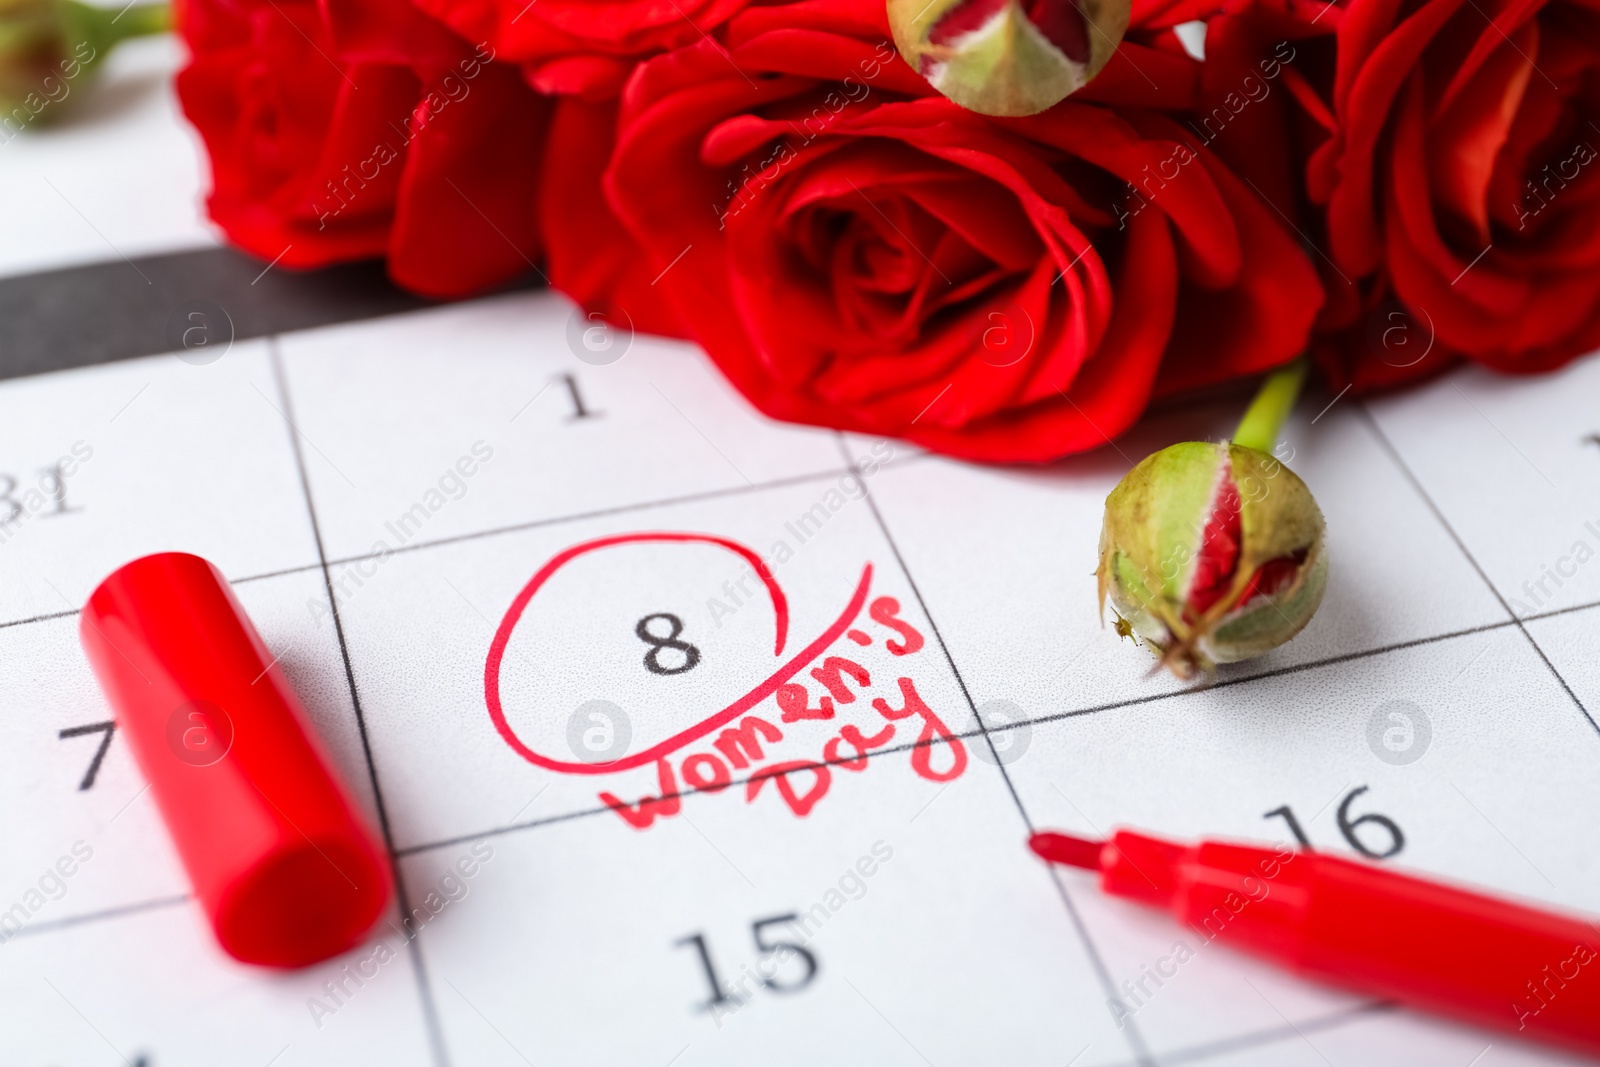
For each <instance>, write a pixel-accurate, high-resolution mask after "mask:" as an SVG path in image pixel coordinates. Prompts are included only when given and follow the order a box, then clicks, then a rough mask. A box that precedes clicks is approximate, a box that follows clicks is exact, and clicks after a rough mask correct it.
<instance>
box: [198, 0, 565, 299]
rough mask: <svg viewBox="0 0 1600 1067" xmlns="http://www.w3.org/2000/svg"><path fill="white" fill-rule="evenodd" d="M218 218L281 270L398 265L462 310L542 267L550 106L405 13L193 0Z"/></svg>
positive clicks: (274, 0) (401, 274) (409, 282)
mask: <svg viewBox="0 0 1600 1067" xmlns="http://www.w3.org/2000/svg"><path fill="white" fill-rule="evenodd" d="M179 25H180V27H181V28H182V31H183V34H184V37H185V39H186V40H187V42H188V45H189V49H190V53H191V55H192V57H193V58H192V59H191V61H190V63H189V65H188V67H187V68H185V69H184V70H183V71H181V72H180V73H179V75H178V95H179V99H180V100H181V102H182V104H183V108H184V113H185V114H186V115H187V116H188V118H189V121H190V122H192V123H194V125H195V127H196V128H197V129H198V130H199V131H200V135H201V137H202V138H203V139H204V140H205V143H206V148H207V151H208V152H209V154H210V156H211V168H212V191H211V195H210V197H209V199H208V201H207V207H208V209H209V211H210V214H211V218H212V220H213V221H215V222H216V223H217V225H218V226H220V227H221V228H222V230H223V232H225V233H226V234H227V235H228V238H229V240H231V241H232V242H233V243H234V244H236V245H238V246H240V247H241V248H243V249H245V250H246V251H248V252H251V253H253V254H254V255H257V256H259V257H261V258H263V259H265V260H269V261H276V262H277V263H278V264H279V265H280V266H284V267H291V268H294V267H317V266H323V265H325V264H328V263H333V262H338V261H341V260H352V259H362V258H368V257H373V256H383V255H386V256H387V257H388V261H389V273H390V275H391V277H393V278H394V280H395V281H396V282H397V283H398V284H400V285H403V286H405V287H406V288H408V289H412V290H414V291H416V292H419V293H422V294H424V295H427V296H437V297H448V296H459V295H463V294H466V293H470V292H473V291H475V290H479V289H482V288H484V287H486V286H489V285H493V284H495V283H497V282H500V281H504V280H506V279H507V278H510V277H512V276H514V275H517V274H520V273H521V272H523V271H525V270H528V269H529V267H530V265H531V264H532V262H533V261H534V258H535V257H536V256H537V254H538V252H539V242H538V236H537V235H538V231H537V227H536V224H535V211H534V205H535V199H536V195H537V180H538V174H539V156H540V144H541V134H542V127H543V125H544V117H545V112H546V109H547V108H546V105H545V104H544V103H543V102H542V101H541V100H540V98H539V97H538V96H537V95H536V94H535V93H533V92H532V91H530V90H529V89H528V88H527V87H526V86H525V85H524V84H523V83H522V81H521V78H520V77H519V76H518V71H517V69H516V68H515V67H512V66H508V65H506V64H497V63H493V62H488V61H487V59H488V57H489V55H490V53H488V52H486V51H485V52H477V51H475V50H474V49H472V48H471V47H469V46H468V45H467V44H466V43H465V42H463V41H461V40H460V39H458V38H456V37H455V36H454V35H452V34H451V33H450V32H449V31H448V30H446V29H445V28H444V27H442V26H440V25H438V24H437V23H434V22H432V21H430V20H428V19H426V18H425V17H424V16H422V15H420V14H418V13H416V12H415V11H413V10H412V9H411V7H410V6H409V5H408V4H406V3H404V2H403V0H329V2H328V3H326V4H325V5H323V7H319V6H318V5H316V4H314V3H309V2H305V0H186V2H184V3H183V4H182V6H181V9H180V11H179Z"/></svg>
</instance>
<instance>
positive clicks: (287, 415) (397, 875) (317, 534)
mask: <svg viewBox="0 0 1600 1067" xmlns="http://www.w3.org/2000/svg"><path fill="white" fill-rule="evenodd" d="M267 358H268V361H269V362H270V363H271V366H272V376H273V381H274V383H275V384H276V386H277V389H278V398H279V400H281V401H282V402H283V417H284V421H285V422H286V423H288V429H289V443H290V448H291V449H292V451H293V454H294V461H295V467H296V470H297V472H298V474H299V477H300V488H301V491H302V493H303V494H304V496H305V504H306V515H307V518H308V519H309V520H310V522H311V536H312V539H313V541H315V543H316V546H317V558H318V559H319V560H320V561H321V568H322V584H323V589H324V591H325V592H326V594H327V597H328V608H329V611H330V612H331V613H332V616H333V630H334V635H335V637H336V638H337V639H338V643H339V656H340V659H341V660H342V662H343V664H344V675H345V682H346V684H347V685H348V687H349V693H350V703H351V708H352V710H353V711H354V713H355V719H356V729H357V731H358V733H359V734H360V737H361V751H362V754H363V755H364V756H365V757H366V761H367V774H368V778H369V781H370V783H371V785H372V799H373V803H374V804H375V805H376V807H377V809H378V825H379V829H380V831H381V832H382V834H383V845H384V851H385V853H386V854H387V857H388V861H389V869H390V872H391V875H392V877H393V879H394V887H395V898H396V900H397V902H398V903H399V906H400V912H401V914H402V915H409V914H411V903H410V899H409V894H408V892H407V890H406V883H405V877H404V872H402V871H401V870H400V864H399V861H398V860H397V859H396V858H395V854H394V833H393V829H392V827H391V826H390V823H389V813H388V809H387V807H386V806H385V805H384V801H383V789H382V786H381V785H380V783H379V781H378V765H377V763H376V762H375V761H374V760H373V758H372V742H371V739H370V737H369V736H368V732H367V721H366V716H365V715H364V714H363V713H362V709H361V694H360V693H359V691H358V690H357V687H356V676H355V668H354V666H353V665H352V664H351V661H350V648H349V644H348V643H347V642H346V640H345V635H344V622H343V620H342V619H341V617H340V614H339V600H338V598H337V597H336V596H334V592H333V577H332V575H331V573H330V572H329V569H328V562H327V553H326V552H325V550H324V548H323V542H322V528H321V525H320V523H319V522H318V519H317V508H316V503H315V501H314V500H313V498H312V494H311V480H310V479H309V478H308V477H307V476H306V463H305V455H304V454H303V453H302V451H301V449H300V431H299V428H298V427H296V426H295V424H294V401H293V398H292V397H291V396H290V393H289V383H288V380H287V378H286V377H285V373H284V367H283V359H282V356H281V354H280V352H279V349H278V338H277V337H276V336H269V337H268V338H267ZM406 947H407V949H408V950H409V952H410V956H411V963H412V969H413V973H414V974H415V975H416V980H417V993H418V998H419V1000H420V1001H421V1005H422V1016H423V1026H424V1028H425V1029H426V1031H427V1034H428V1041H429V1044H430V1045H431V1046H432V1051H433V1060H434V1062H435V1063H436V1064H439V1065H441V1067H449V1063H450V1057H449V1055H448V1053H447V1052H446V1049H445V1044H444V1032H443V1029H442V1028H441V1026H440V1024H439V1017H438V1009H437V1006H436V1005H435V1003H434V998H433V989H432V986H431V984H430V983H429V980H428V969H427V963H426V961H425V960H424V959H423V957H422V946H421V944H420V943H419V942H418V939H417V938H415V937H412V938H409V939H407V941H406Z"/></svg>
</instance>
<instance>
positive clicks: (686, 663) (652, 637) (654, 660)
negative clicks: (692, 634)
mask: <svg viewBox="0 0 1600 1067" xmlns="http://www.w3.org/2000/svg"><path fill="white" fill-rule="evenodd" d="M657 619H665V620H666V621H667V625H668V626H670V627H672V629H671V631H670V632H669V633H668V634H667V635H666V636H665V637H661V636H658V635H656V634H653V633H651V632H650V624H651V623H653V622H655V621H656V620H657ZM633 632H634V633H635V634H636V635H637V636H638V638H639V640H641V641H643V642H644V643H645V644H647V645H649V646H651V648H650V651H649V652H646V653H645V654H644V669H645V670H647V671H649V672H650V673H651V674H682V673H683V672H684V671H689V670H693V669H694V667H695V665H696V664H698V663H699V662H700V650H699V649H698V648H696V647H695V646H694V645H691V644H690V643H689V642H687V641H679V640H678V635H679V634H681V633H683V620H682V619H680V618H678V617H677V616H676V615H673V614H671V613H669V612H665V611H660V612H657V613H656V614H654V615H646V616H645V617H644V618H642V619H640V620H639V622H638V624H637V625H636V626H634V628H633ZM664 648H670V649H673V650H674V651H676V652H678V653H680V654H682V656H683V663H681V664H680V665H678V666H676V667H665V666H662V664H661V650H662V649H664Z"/></svg>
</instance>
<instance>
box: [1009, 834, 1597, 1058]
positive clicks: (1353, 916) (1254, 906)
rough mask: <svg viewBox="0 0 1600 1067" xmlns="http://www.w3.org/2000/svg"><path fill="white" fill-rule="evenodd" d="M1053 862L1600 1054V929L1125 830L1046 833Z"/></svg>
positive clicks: (1280, 947) (1280, 952) (1463, 896)
mask: <svg viewBox="0 0 1600 1067" xmlns="http://www.w3.org/2000/svg"><path fill="white" fill-rule="evenodd" d="M1028 845H1029V847H1030V848H1032V849H1033V851H1034V852H1036V853H1038V854H1039V855H1040V856H1041V857H1043V858H1044V859H1046V860H1049V861H1050V862H1052V863H1064V864H1068V865H1071V866H1073V867H1086V868H1088V869H1089V870H1098V871H1099V872H1100V887H1101V888H1102V889H1103V890H1105V891H1106V892H1107V893H1112V894H1115V895H1116V896H1119V897H1129V898H1132V899H1134V900H1138V901H1142V902H1144V903H1146V904H1154V905H1156V906H1159V907H1163V908H1166V909H1167V910H1168V911H1170V912H1172V913H1173V914H1174V915H1176V916H1177V917H1178V919H1179V920H1180V921H1181V922H1183V923H1186V924H1187V925H1189V926H1191V927H1193V928H1194V929H1195V930H1197V931H1203V932H1204V933H1205V935H1206V936H1207V938H1208V939H1209V938H1217V939H1218V940H1220V941H1221V942H1222V943H1224V944H1231V945H1233V946H1234V947H1235V948H1238V949H1242V950H1244V951H1246V952H1251V953H1254V954H1255V955H1258V956H1265V957H1267V958H1269V959H1272V960H1275V961H1277V962H1278V963H1280V964H1282V965H1284V966H1285V967H1287V968H1289V969H1291V970H1294V971H1298V972H1299V973H1301V974H1305V975H1309V976H1312V977H1315V978H1320V979H1323V980H1326V981H1329V982H1334V983H1337V984H1339V985H1343V986H1348V987H1352V988H1355V989H1359V990H1361V991H1363V992H1367V993H1373V994H1376V995H1378V996H1382V997H1387V998H1390V999H1393V1000H1396V1001H1399V1002H1400V1003H1402V1004H1405V1005H1407V1006H1408V1007H1414V1008H1421V1009H1423V1010H1425V1011H1432V1012H1438V1013H1439V1014H1442V1015H1450V1016H1454V1017H1455V1018H1457V1019H1461V1020H1463V1021H1465V1022H1468V1023H1472V1024H1474V1025H1477V1026H1485V1027H1491V1028H1493V1029H1496V1030H1504V1031H1508V1032H1510V1033H1512V1034H1517V1035H1520V1036H1523V1037H1532V1038H1538V1039H1540V1040H1543V1041H1549V1042H1553V1043H1555V1044H1559V1045H1564V1046H1566V1047H1567V1048H1570V1049H1575V1050H1577V1051H1580V1052H1585V1053H1588V1054H1589V1055H1600V925H1597V924H1596V923H1595V922H1591V921H1588V920H1584V919H1581V918H1577V917H1573V916H1566V915H1557V914H1554V913H1551V912H1546V911H1540V910H1538V909H1535V908H1530V907H1528V906H1527V905H1525V904H1515V903H1512V902H1510V901H1506V900H1499V899H1496V898H1494V897H1489V896H1484V895H1482V894H1479V893H1473V892H1469V891H1467V890H1465V889H1457V888H1455V887H1453V886H1447V885H1440V884H1438V883H1436V882H1428V881H1424V880H1423V879H1421V878H1416V877H1413V876H1411V875H1406V874H1398V873H1396V872H1394V871H1391V870H1389V869H1388V868H1384V867H1377V866H1374V865H1373V864H1370V863H1358V862H1356V861H1353V860H1347V859H1341V858H1339V857H1337V856H1328V855H1323V854H1321V853H1313V852H1296V851H1293V850H1290V849H1283V850H1277V849H1271V848H1260V847H1256V846H1251V845H1235V844H1227V843H1223V842H1219V841H1202V842H1200V843H1199V844H1195V845H1182V844H1178V843H1176V842H1172V841H1164V840H1162V839H1160V838H1156V837H1148V836H1146V835H1144V834H1137V833H1131V832H1129V831H1127V830H1119V831H1118V832H1117V833H1116V834H1114V835H1113V836H1112V837H1111V839H1110V840H1109V841H1091V840H1086V839H1084V838H1081V837H1072V836H1069V835H1067V834H1057V833H1040V834H1034V835H1033V837H1032V838H1031V839H1030V840H1029V841H1028Z"/></svg>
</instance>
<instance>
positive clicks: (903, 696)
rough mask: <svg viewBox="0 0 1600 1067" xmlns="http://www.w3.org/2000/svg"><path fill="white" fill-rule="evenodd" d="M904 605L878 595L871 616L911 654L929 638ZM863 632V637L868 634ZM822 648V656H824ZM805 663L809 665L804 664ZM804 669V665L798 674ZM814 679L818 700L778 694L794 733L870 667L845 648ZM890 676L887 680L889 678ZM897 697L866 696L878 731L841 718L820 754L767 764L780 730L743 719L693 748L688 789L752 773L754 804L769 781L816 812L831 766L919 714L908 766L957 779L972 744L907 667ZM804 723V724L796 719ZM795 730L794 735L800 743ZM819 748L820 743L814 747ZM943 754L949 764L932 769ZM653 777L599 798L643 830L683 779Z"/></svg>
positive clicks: (793, 687)
mask: <svg viewBox="0 0 1600 1067" xmlns="http://www.w3.org/2000/svg"><path fill="white" fill-rule="evenodd" d="M899 612H900V604H899V602H898V601H896V600H895V599H894V598H893V597H888V596H884V597H878V598H877V599H876V600H874V601H872V604H871V607H870V609H869V614H870V615H871V618H872V620H873V621H874V622H876V623H878V624H879V625H880V626H882V627H884V628H885V629H887V630H888V631H889V632H890V633H891V634H892V635H893V636H891V637H886V638H885V639H884V642H883V643H884V647H885V649H886V650H887V651H888V652H889V653H890V655H893V656H896V657H904V656H909V655H911V654H913V653H915V652H917V651H919V650H921V649H922V648H923V647H924V646H925V645H926V641H925V639H924V638H923V636H922V634H921V632H920V631H918V629H917V628H916V627H915V626H913V625H912V624H911V623H910V622H907V621H906V620H905V619H903V618H901V617H900V615H899ZM840 636H848V637H849V638H850V639H851V640H852V641H853V642H854V643H855V644H857V645H860V646H862V647H867V646H869V645H871V643H872V638H871V637H870V636H869V635H867V634H865V633H863V632H862V631H860V630H851V631H849V632H848V634H845V633H844V628H843V627H840V633H838V634H835V635H834V637H835V639H837V638H838V637H840ZM862 638H866V640H865V641H863V640H862ZM824 651H825V649H818V650H817V652H816V655H818V656H823V652H824ZM801 667H802V668H803V665H801ZM796 673H798V669H797V671H796ZM809 674H810V676H811V678H812V679H814V680H815V682H816V683H817V684H819V685H821V686H822V687H823V688H824V689H826V690H827V692H826V693H825V694H823V695H820V697H819V698H818V700H817V703H816V705H815V706H813V704H812V693H811V691H810V690H809V689H808V688H807V686H806V684H805V683H803V682H799V681H786V682H784V683H783V684H781V685H779V686H778V687H777V688H776V690H775V691H774V692H773V694H772V695H773V697H774V701H775V703H776V705H777V708H778V710H779V712H780V721H781V722H782V723H783V724H784V725H786V726H790V727H791V732H792V731H794V730H799V731H804V730H805V729H806V728H807V727H806V726H805V725H804V724H807V723H810V722H818V721H824V722H825V721H828V720H834V719H836V718H837V717H838V715H839V711H838V707H837V706H836V705H849V704H855V703H856V702H857V700H858V697H860V696H861V695H864V694H866V693H868V692H869V691H870V690H871V688H872V676H871V673H870V672H869V671H868V669H867V667H866V666H864V665H863V664H861V663H858V662H856V661H855V660H853V659H848V658H846V657H844V656H840V655H836V654H835V655H826V656H823V658H822V663H821V665H820V666H817V667H814V668H812V669H811V670H810V671H809ZM885 681H887V680H885ZM893 689H894V691H895V699H896V702H894V703H891V699H890V698H888V697H885V696H881V695H879V696H873V697H872V698H871V700H870V701H869V703H870V706H871V708H872V711H873V712H875V713H876V715H877V717H878V721H879V722H880V723H881V724H882V725H881V726H879V727H877V729H876V731H875V732H873V733H866V732H864V730H863V727H862V726H861V725H858V724H856V723H844V724H841V725H840V726H839V727H838V728H837V730H834V729H832V726H831V725H830V727H829V730H830V733H829V734H828V735H827V736H826V737H825V738H824V739H823V741H822V745H821V758H820V759H783V760H779V761H776V762H771V763H767V762H766V761H767V759H768V756H769V749H775V746H778V745H779V744H780V743H782V742H784V741H785V740H786V735H785V733H784V731H783V730H782V729H781V728H780V727H778V726H775V725H774V724H773V723H771V722H769V721H768V720H767V719H764V718H762V717H760V716H758V715H745V716H744V717H743V718H741V719H740V720H739V722H738V724H737V726H734V727H730V728H727V729H724V730H722V731H721V733H719V734H718V735H717V736H716V739H715V740H714V741H713V742H712V744H711V749H712V751H699V752H694V753H692V754H690V755H687V756H685V757H684V758H683V760H682V763H681V765H680V769H681V775H682V778H683V782H684V785H685V788H686V789H695V790H704V791H706V792H709V793H718V792H721V791H722V790H724V789H726V788H727V787H728V786H729V785H730V784H732V781H733V773H734V772H735V771H745V770H749V771H750V772H751V773H750V775H749V777H748V778H746V779H745V802H746V803H754V802H755V801H756V800H757V798H759V797H760V796H762V795H763V794H764V793H766V792H768V790H767V789H766V783H767V782H768V781H771V782H772V783H773V789H772V790H771V792H773V793H775V794H776V795H777V796H778V797H779V798H780V800H781V801H782V802H783V804H784V805H786V806H787V807H788V809H789V810H790V811H791V812H793V813H794V815H795V816H796V817H797V818H805V817H806V816H808V815H810V814H811V812H812V811H813V810H814V809H815V808H816V806H817V804H818V803H819V802H821V801H822V800H823V799H824V798H825V797H826V796H827V795H828V792H829V790H830V789H831V788H832V785H833V781H834V776H833V771H834V770H835V769H842V770H845V771H849V772H852V773H860V772H862V771H865V770H866V769H867V766H868V756H869V755H870V754H871V753H872V752H873V751H874V750H875V749H881V748H883V747H885V746H887V745H888V744H890V742H891V741H893V740H894V739H895V736H896V730H897V726H896V724H897V723H900V722H908V721H914V722H916V723H919V724H920V729H919V732H918V735H917V739H916V741H915V743H914V744H913V745H912V746H911V754H910V763H911V769H912V770H913V771H914V772H915V773H916V774H917V775H918V776H919V777H921V778H924V779H926V780H927V781H930V782H949V781H953V780H954V779H956V778H959V777H960V776H961V775H962V773H964V772H965V771H966V768H967V750H966V746H965V744H964V743H963V742H962V740H961V739H960V738H959V737H957V736H956V735H955V734H954V733H953V732H952V731H951V730H950V728H949V727H948V726H947V725H946V724H945V722H944V720H943V719H942V718H941V717H940V716H939V715H938V714H937V713H936V712H935V711H934V710H933V709H932V708H931V707H930V706H929V705H928V703H927V701H926V700H925V699H924V698H923V697H922V695H921V693H919V692H918V690H917V685H916V682H915V681H913V679H912V678H911V677H910V676H909V675H906V674H897V676H896V677H895V679H894V682H893ZM795 724H800V725H795ZM799 739H800V738H799V737H795V738H789V740H791V742H792V741H794V740H799ZM813 751H816V750H813ZM936 759H937V760H938V762H940V763H941V764H943V765H944V766H943V769H939V768H936V767H935V766H934V763H935V761H936ZM657 779H658V785H659V787H660V790H661V792H660V793H659V795H656V796H646V797H642V798H640V799H639V800H638V801H636V802H634V803H631V804H630V803H628V802H626V801H623V800H621V799H619V798H618V797H616V796H614V795H613V794H611V793H601V794H600V799H601V801H602V802H603V803H605V804H606V805H607V806H609V807H610V808H612V809H613V810H615V811H616V812H617V814H618V815H619V816H621V817H622V818H623V819H624V820H625V821H626V822H627V823H628V825H630V826H633V827H635V828H637V829H641V830H642V829H645V828H647V827H649V826H651V825H652V824H653V823H654V822H655V820H656V819H657V818H666V817H670V816H674V815H677V814H679V812H680V810H681V809H680V804H679V795H678V792H677V776H676V775H675V774H674V773H673V769H672V766H671V764H670V762H669V761H668V760H667V759H661V760H660V761H659V762H658V763H657Z"/></svg>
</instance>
